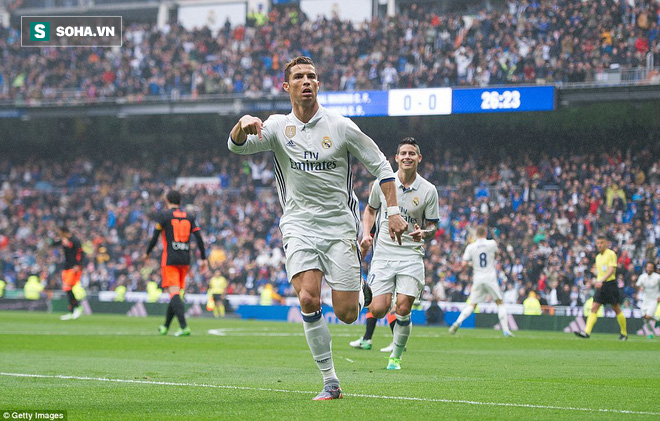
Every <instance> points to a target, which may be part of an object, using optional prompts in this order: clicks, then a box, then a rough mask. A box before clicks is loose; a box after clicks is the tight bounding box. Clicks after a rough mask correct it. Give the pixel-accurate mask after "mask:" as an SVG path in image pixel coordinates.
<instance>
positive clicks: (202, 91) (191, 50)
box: [0, 0, 660, 105]
mask: <svg viewBox="0 0 660 421" xmlns="http://www.w3.org/2000/svg"><path fill="white" fill-rule="evenodd" d="M495 5H496V6H499V8H498V7H492V8H489V9H480V10H475V11H473V12H472V13H470V14H460V13H441V12H440V11H439V7H440V6H438V4H436V3H434V2H424V3H421V4H419V5H418V4H415V3H403V4H401V6H400V11H399V13H398V14H396V15H395V16H393V17H387V18H377V17H376V18H374V19H372V20H370V21H364V22H361V23H353V22H351V21H349V20H341V19H339V18H338V17H337V16H334V17H332V16H331V17H320V16H306V15H305V14H304V13H302V12H301V11H300V9H298V8H294V7H273V8H272V9H271V10H269V11H265V10H256V11H250V12H249V14H248V17H247V23H246V24H245V25H232V24H231V23H230V22H229V21H227V22H226V23H225V25H224V26H223V27H221V28H220V29H219V30H217V31H211V30H209V29H208V28H206V27H202V28H197V29H185V28H184V27H183V26H181V25H179V24H176V23H172V24H168V25H165V26H164V27H163V28H161V29H158V28H157V27H156V25H154V24H150V23H142V24H137V23H135V24H131V25H129V26H127V27H126V28H125V29H124V32H123V35H124V40H123V47H121V48H42V49H36V48H21V40H20V32H19V28H7V27H4V28H3V27H0V57H2V59H1V60H0V101H2V100H5V101H13V102H18V103H24V104H31V105H38V104H41V103H53V102H55V103H70V102H94V101H100V100H104V99H110V100H117V99H120V100H122V101H135V102H138V101H143V100H145V99H148V98H157V97H160V98H173V99H186V98H198V97H200V96H203V95H222V94H242V95H246V96H248V97H262V96H265V95H276V94H278V93H281V83H282V77H283V76H282V70H283V67H284V64H285V63H286V62H287V60H288V59H289V58H290V57H293V56H296V55H307V56H310V57H313V58H314V59H315V61H316V62H317V63H318V71H319V74H320V76H321V79H322V82H323V89H324V90H325V91H352V90H373V89H376V90H381V89H390V88H424V87H440V86H488V85H502V84H518V85H519V84H566V83H574V82H575V83H590V82H591V83H594V82H598V81H599V80H602V79H603V78H604V77H606V76H607V71H608V70H617V71H618V70H621V69H623V70H625V71H626V73H625V77H624V78H630V79H631V80H636V79H644V80H655V78H660V75H659V74H657V73H655V72H650V73H649V72H646V71H641V72H639V73H637V72H635V70H639V69H644V68H647V69H648V68H653V66H658V65H660V42H659V39H658V33H659V25H660V4H659V3H658V2H657V1H655V0H637V1H634V2H630V1H625V0H598V1H582V0H508V1H506V2H499V3H496V4H495Z"/></svg>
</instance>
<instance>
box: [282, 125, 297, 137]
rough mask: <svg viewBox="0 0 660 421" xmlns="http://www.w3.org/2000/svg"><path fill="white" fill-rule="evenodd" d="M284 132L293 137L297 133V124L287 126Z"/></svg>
mask: <svg viewBox="0 0 660 421" xmlns="http://www.w3.org/2000/svg"><path fill="white" fill-rule="evenodd" d="M284 134H285V135H286V137H288V138H289V139H291V138H292V137H293V136H295V135H296V126H286V127H285V128H284Z"/></svg>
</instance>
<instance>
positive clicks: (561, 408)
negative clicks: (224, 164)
mask: <svg viewBox="0 0 660 421" xmlns="http://www.w3.org/2000/svg"><path fill="white" fill-rule="evenodd" d="M0 376H6V377H28V378H40V379H63V380H90V381H98V382H110V383H132V384H148V385H156V386H183V387H206V388H212V389H231V390H250V391H259V392H280V393H297V394H305V395H309V394H315V393H316V392H308V391H303V390H289V389H272V388H268V387H250V386H227V385H217V384H206V383H177V382H159V381H147V380H129V379H108V378H105V377H84V376H64V375H47V374H26V373H4V372H0ZM344 396H350V397H355V398H369V399H390V400H401V401H417V402H438V403H453V404H465V405H483V406H502V407H514V408H532V409H552V410H559V411H581V412H605V413H615V414H631V415H660V412H647V411H631V410H625V409H603V408H595V409H594V408H580V407H573V406H551V405H532V404H524V403H506V402H480V401H469V400H464V399H436V398H416V397H410V396H381V395H365V394H361V393H345V394H344Z"/></svg>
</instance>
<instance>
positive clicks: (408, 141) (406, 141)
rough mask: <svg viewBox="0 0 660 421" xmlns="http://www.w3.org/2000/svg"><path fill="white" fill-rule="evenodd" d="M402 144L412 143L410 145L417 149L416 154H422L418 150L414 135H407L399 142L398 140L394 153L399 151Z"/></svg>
mask: <svg viewBox="0 0 660 421" xmlns="http://www.w3.org/2000/svg"><path fill="white" fill-rule="evenodd" d="M403 145H412V146H414V147H415V149H416V150H417V154H418V155H421V154H422V152H421V151H420V150H419V145H418V144H417V141H416V140H415V138H414V137H411V136H409V137H404V138H403V139H402V140H401V142H399V146H397V147H396V153H397V154H398V153H399V150H401V146H403Z"/></svg>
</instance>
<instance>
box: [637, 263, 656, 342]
mask: <svg viewBox="0 0 660 421" xmlns="http://www.w3.org/2000/svg"><path fill="white" fill-rule="evenodd" d="M644 270H645V272H644V273H642V274H641V275H639V278H637V287H638V288H640V287H641V288H643V289H644V301H643V302H642V305H641V307H640V308H641V310H642V317H644V324H645V325H646V328H647V329H648V330H649V339H653V336H654V335H653V328H651V320H655V324H656V325H657V324H658V320H657V319H655V318H654V315H655V310H656V309H657V308H658V300H660V298H659V297H660V275H659V274H658V273H657V272H656V271H655V263H653V262H646V266H644Z"/></svg>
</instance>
